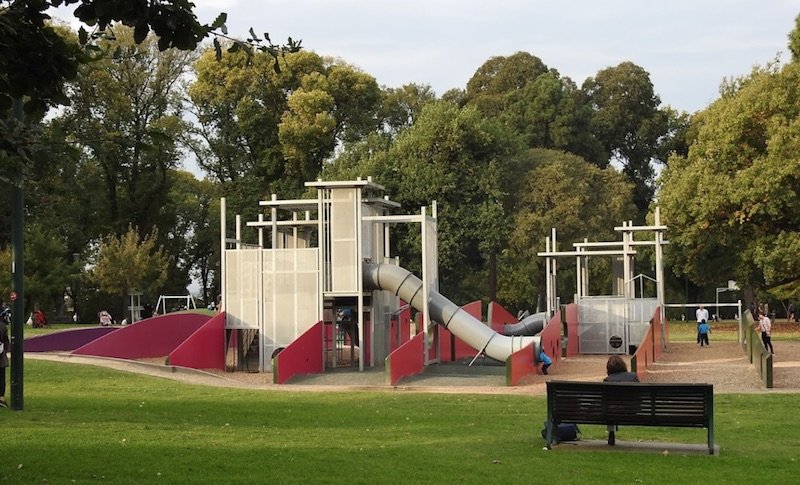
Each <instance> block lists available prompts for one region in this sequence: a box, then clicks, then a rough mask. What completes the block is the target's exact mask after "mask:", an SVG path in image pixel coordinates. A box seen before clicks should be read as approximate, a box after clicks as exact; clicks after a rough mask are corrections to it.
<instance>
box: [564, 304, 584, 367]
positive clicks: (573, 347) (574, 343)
mask: <svg viewBox="0 0 800 485" xmlns="http://www.w3.org/2000/svg"><path fill="white" fill-rule="evenodd" d="M565 312H566V317H567V335H566V338H567V357H573V356H575V355H578V354H579V353H580V346H579V345H578V305H576V304H574V303H570V304H569V305H567V306H566V309H565Z"/></svg>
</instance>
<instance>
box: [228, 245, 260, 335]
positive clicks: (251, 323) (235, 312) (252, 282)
mask: <svg viewBox="0 0 800 485" xmlns="http://www.w3.org/2000/svg"><path fill="white" fill-rule="evenodd" d="M260 251H261V250H259V249H240V250H226V251H225V262H226V271H225V288H226V294H225V296H226V299H227V301H225V302H224V304H225V312H226V314H227V316H226V326H227V327H228V328H250V329H257V328H259V319H258V314H259V308H260V306H259V305H260V302H259V294H258V288H259V278H260V277H261V270H260V267H259V264H258V261H259V259H258V258H259V253H260Z"/></svg>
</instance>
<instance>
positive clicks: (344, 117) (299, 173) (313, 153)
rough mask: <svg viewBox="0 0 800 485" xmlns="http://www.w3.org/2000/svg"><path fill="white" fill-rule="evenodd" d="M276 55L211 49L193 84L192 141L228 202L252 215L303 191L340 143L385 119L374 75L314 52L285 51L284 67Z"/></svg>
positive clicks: (199, 67) (372, 128)
mask: <svg viewBox="0 0 800 485" xmlns="http://www.w3.org/2000/svg"><path fill="white" fill-rule="evenodd" d="M270 61H271V59H270V58H269V57H268V56H264V55H255V56H254V57H253V59H252V62H251V63H250V64H248V63H247V62H246V59H245V57H244V56H243V55H241V54H224V55H223V56H222V59H221V60H220V61H219V62H218V61H216V60H215V57H214V55H213V52H211V51H207V52H205V53H204V54H203V55H202V56H201V57H200V59H199V60H198V62H197V63H196V65H195V70H196V72H197V81H196V82H194V83H193V84H192V85H191V87H190V88H189V96H190V98H191V100H192V103H193V107H194V110H195V113H196V115H197V118H198V125H197V126H196V127H195V136H194V140H193V143H192V148H193V150H194V152H195V154H196V155H197V160H198V163H199V165H200V166H201V167H202V168H203V169H205V170H206V171H207V172H208V173H209V175H210V176H211V177H212V178H213V179H214V180H216V181H220V182H224V185H223V194H221V195H224V196H225V197H227V198H229V205H230V207H231V208H232V209H233V210H234V211H236V213H238V214H242V215H243V216H245V217H254V215H255V214H254V212H253V211H254V207H256V204H257V202H258V200H261V199H263V198H265V197H266V196H268V195H269V194H271V193H275V194H280V195H281V197H295V196H298V195H300V194H301V193H302V192H303V190H304V188H303V184H304V183H305V182H306V181H308V180H314V179H316V178H317V175H318V174H319V172H320V170H321V169H322V164H323V162H324V161H325V160H326V159H328V158H329V157H330V156H331V155H332V154H333V150H334V148H335V147H336V146H337V145H338V144H340V143H345V142H348V141H354V140H357V139H360V138H361V137H362V136H364V135H365V134H366V133H369V132H373V131H374V130H376V129H377V127H378V125H379V119H378V113H377V110H378V107H379V104H380V90H379V88H378V86H377V83H376V82H375V79H374V78H373V77H372V76H370V75H368V74H365V73H363V72H361V71H359V70H357V69H355V68H353V67H351V66H348V65H346V64H344V63H342V62H340V61H333V60H329V59H324V58H322V57H320V56H319V55H317V54H315V53H313V52H297V53H294V54H287V55H286V56H285V57H284V58H282V59H281V61H280V62H281V66H282V69H281V72H280V73H276V72H274V70H272V69H271V68H270Z"/></svg>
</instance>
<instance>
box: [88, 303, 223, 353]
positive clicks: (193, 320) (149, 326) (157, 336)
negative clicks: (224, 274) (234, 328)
mask: <svg viewBox="0 0 800 485" xmlns="http://www.w3.org/2000/svg"><path fill="white" fill-rule="evenodd" d="M210 319H211V316H210V315H207V314H201V313H191V312H187V313H170V314H167V315H162V316H159V317H154V318H148V319H146V320H142V321H139V322H136V323H134V324H132V325H128V326H126V327H122V328H120V329H119V330H117V331H115V332H111V333H109V334H107V335H104V336H102V337H100V338H98V339H96V340H94V341H92V342H89V343H88V344H86V345H84V346H82V347H80V348H78V349H76V350H75V351H74V352H73V353H74V354H78V355H94V356H100V357H115V358H118V359H144V358H152V357H166V356H168V355H169V354H170V353H172V351H174V350H175V349H177V348H178V346H180V345H181V344H182V343H183V342H184V341H186V340H187V339H188V338H189V337H190V336H191V335H192V334H194V333H195V332H196V331H197V330H198V329H200V327H202V326H203V325H204V324H205V323H206V322H208V321H209V320H210ZM224 341H225V339H224V338H222V337H221V338H220V340H219V344H218V345H220V346H221V345H223V342H224Z"/></svg>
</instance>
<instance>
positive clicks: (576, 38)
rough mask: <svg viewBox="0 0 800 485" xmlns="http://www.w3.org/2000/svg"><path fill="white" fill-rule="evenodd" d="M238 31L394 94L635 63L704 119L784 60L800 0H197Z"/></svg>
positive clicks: (577, 76)
mask: <svg viewBox="0 0 800 485" xmlns="http://www.w3.org/2000/svg"><path fill="white" fill-rule="evenodd" d="M193 1H194V3H195V5H196V6H197V8H196V13H197V15H198V17H199V19H200V20H201V21H202V22H204V23H210V22H212V21H213V20H214V18H215V17H216V15H217V14H218V13H219V12H226V13H227V14H228V22H227V27H228V31H229V34H231V35H233V36H236V37H241V38H244V37H246V36H247V32H248V29H249V28H250V27H252V28H253V29H254V30H255V32H257V33H263V32H268V33H269V34H270V37H271V39H272V40H273V42H276V43H277V42H284V41H285V40H286V38H287V37H289V36H291V37H292V38H294V39H302V41H303V47H304V48H305V49H307V50H312V51H314V52H316V53H318V54H320V55H325V56H333V57H338V58H341V59H343V60H344V61H346V62H348V63H350V64H353V65H355V66H356V67H358V68H360V69H362V70H363V71H365V72H367V73H369V74H371V75H373V76H374V77H375V78H376V79H377V81H378V83H379V84H380V85H382V86H386V87H400V86H402V85H403V84H407V83H411V82H413V83H418V84H429V85H430V86H431V87H432V88H433V89H434V91H435V92H436V93H437V94H438V95H441V94H443V93H444V92H445V91H447V90H448V89H451V88H462V89H463V88H465V87H466V84H467V81H468V80H469V79H470V77H472V75H473V74H474V73H475V71H476V70H477V69H478V68H479V67H480V66H481V65H482V64H483V63H484V62H486V61H487V60H488V59H489V58H491V57H493V56H508V55H511V54H513V53H515V52H518V51H525V52H529V53H531V54H533V55H535V56H537V57H539V58H540V59H541V60H542V61H543V62H544V63H545V64H546V65H547V66H548V67H550V68H554V69H557V70H558V71H559V73H560V74H561V75H562V76H568V77H569V78H571V79H572V80H573V81H574V82H575V83H577V84H578V85H579V86H580V85H581V84H582V83H583V81H584V80H586V78H587V77H591V76H594V75H595V74H597V72H598V71H600V70H601V69H604V68H606V67H611V66H616V65H618V64H619V63H621V62H625V61H632V62H634V63H635V64H637V65H639V66H641V67H642V68H644V69H645V70H646V71H647V72H648V73H650V79H651V81H652V83H653V86H654V88H655V92H656V94H658V95H659V96H660V98H661V101H662V103H663V104H668V105H671V106H672V107H673V108H676V109H679V110H683V111H688V112H695V111H698V110H701V109H703V108H704V107H706V106H707V105H708V104H709V103H710V102H712V101H713V100H714V99H716V98H717V97H718V93H719V85H720V82H721V81H722V80H723V79H724V78H726V77H728V78H730V77H735V76H740V75H744V74H747V73H749V72H750V70H751V69H752V67H753V66H754V65H764V64H766V63H768V62H770V61H772V60H774V59H775V58H776V56H778V55H781V57H780V58H781V59H782V60H784V61H785V60H787V59H788V54H787V53H788V49H787V43H788V39H787V36H788V34H789V32H791V30H792V29H793V27H794V20H795V18H796V17H797V15H798V14H800V0H760V1H752V0H727V1H723V0H692V1H687V0H670V1H660V2H654V1H642V0H603V1H598V0H572V1H561V2H555V1H545V0H508V1H493V2H492V1H475V0H427V1H422V0H402V1H391V2H389V1H384V0H291V1H289V0H193Z"/></svg>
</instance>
